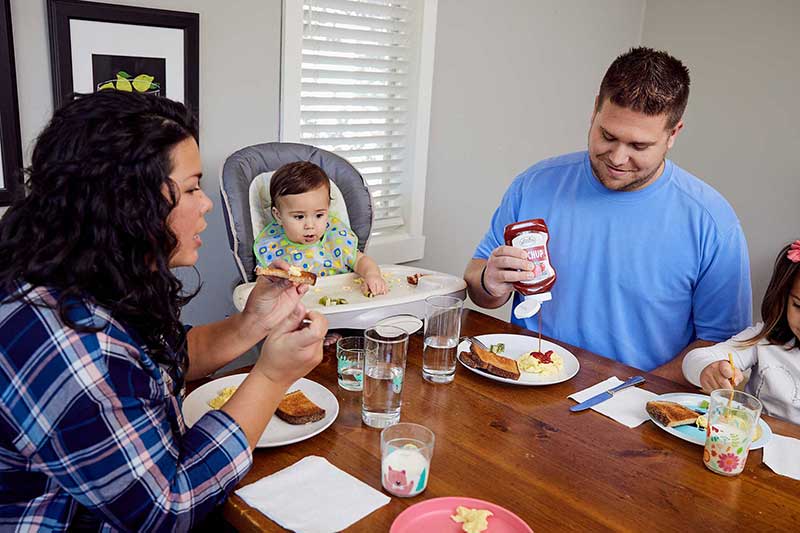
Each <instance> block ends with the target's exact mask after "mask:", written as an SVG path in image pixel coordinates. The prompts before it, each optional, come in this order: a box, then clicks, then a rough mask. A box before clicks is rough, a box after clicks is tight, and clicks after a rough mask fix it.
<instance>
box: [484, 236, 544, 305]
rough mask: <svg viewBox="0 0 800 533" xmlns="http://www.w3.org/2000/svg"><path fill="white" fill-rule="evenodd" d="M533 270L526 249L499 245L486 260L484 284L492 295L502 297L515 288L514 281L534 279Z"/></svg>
mask: <svg viewBox="0 0 800 533" xmlns="http://www.w3.org/2000/svg"><path fill="white" fill-rule="evenodd" d="M532 270H533V263H531V262H530V261H528V256H527V254H526V253H525V251H524V250H521V249H519V248H515V247H514V246H498V247H497V248H495V249H494V250H493V251H492V255H490V256H489V259H488V260H487V261H486V271H485V272H484V274H483V285H484V287H485V289H486V291H488V292H489V294H490V295H491V296H493V297H495V298H500V297H503V296H506V295H508V294H510V293H511V292H512V291H513V290H514V286H513V284H514V283H516V282H518V281H528V280H532V279H533V278H534V275H533V272H531V271H532Z"/></svg>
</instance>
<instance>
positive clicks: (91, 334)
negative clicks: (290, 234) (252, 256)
mask: <svg viewBox="0 0 800 533" xmlns="http://www.w3.org/2000/svg"><path fill="white" fill-rule="evenodd" d="M201 175H202V173H201V164H200V153H199V150H198V146H197V124H196V121H195V120H194V118H193V116H192V115H191V113H190V112H189V111H188V110H187V109H186V107H184V106H183V105H182V104H179V103H176V102H173V101H170V100H168V99H166V98H160V97H156V96H151V95H145V94H139V93H122V92H118V91H101V92H98V93H94V94H91V95H86V96H78V97H77V98H76V99H74V100H72V101H71V102H69V103H68V104H66V105H65V106H64V107H62V108H61V109H59V110H57V111H56V112H55V114H54V116H53V118H52V120H51V121H50V123H49V124H48V125H47V127H46V128H45V129H44V131H43V132H42V134H41V135H40V137H39V138H38V140H37V142H36V147H35V149H34V151H33V154H32V161H31V166H30V168H29V169H28V179H27V183H26V186H27V191H26V193H27V194H26V195H25V197H24V198H21V199H20V200H18V201H17V202H16V203H15V204H14V205H12V206H11V207H10V208H9V210H8V212H7V213H6V214H5V215H4V216H3V218H2V220H0V257H2V258H3V260H2V263H1V264H0V393H1V394H2V396H0V529H9V528H15V529H27V528H33V529H36V528H44V529H48V530H66V529H72V528H75V529H85V528H90V529H108V528H113V529H120V530H131V531H145V530H165V531H167V530H168V531H185V530H188V529H189V528H191V527H192V526H193V525H196V524H197V523H198V522H200V521H201V520H202V519H203V517H204V516H205V515H206V514H207V513H208V512H209V511H211V510H212V509H213V508H214V507H215V506H217V505H218V504H220V503H222V502H223V501H224V500H225V498H226V497H227V495H228V493H229V492H230V491H231V490H232V489H233V487H234V486H235V485H236V484H237V483H238V482H239V481H241V479H242V478H243V476H244V475H245V473H246V472H247V471H248V470H249V468H250V466H251V463H252V449H253V448H254V446H255V444H256V442H257V441H258V439H259V437H260V436H261V433H262V432H263V431H264V428H265V427H266V425H267V422H268V421H269V419H270V418H271V416H272V414H273V413H274V411H275V409H276V407H277V405H278V403H279V402H280V400H281V399H282V398H283V395H284V393H285V392H286V390H287V389H288V387H289V385H291V384H292V383H293V382H294V381H295V380H297V379H298V378H300V377H302V376H303V375H305V374H306V373H308V371H310V370H311V369H312V368H313V367H314V366H316V365H317V364H318V363H319V361H320V360H321V357H322V340H323V338H324V336H325V332H326V330H327V323H326V321H325V319H324V318H323V317H322V316H321V315H319V314H316V313H306V310H305V309H304V307H303V306H302V304H301V303H300V298H301V296H302V295H303V293H304V292H305V290H306V288H304V287H297V286H295V285H292V284H290V283H288V282H286V281H282V280H277V279H273V280H270V279H264V278H263V277H260V279H259V281H258V283H257V284H256V286H255V288H254V290H253V293H252V294H251V296H250V298H249V300H248V302H247V305H246V306H245V309H244V311H243V312H242V313H240V314H237V315H234V316H232V317H230V318H228V319H226V320H223V321H220V322H217V323H214V324H208V325H204V326H197V327H194V328H187V327H184V326H183V325H182V324H181V322H180V310H181V307H182V306H183V305H185V304H186V303H187V302H188V301H189V300H190V299H191V298H192V296H194V294H188V295H187V294H185V293H184V291H183V287H182V285H181V282H180V281H179V280H178V278H177V277H176V276H175V275H174V274H173V272H172V271H171V269H173V268H175V267H180V266H193V265H194V264H195V262H196V261H197V257H198V249H199V248H200V246H201V245H202V241H201V239H200V236H199V235H200V233H202V231H203V230H204V229H205V227H206V223H205V219H204V216H205V214H206V213H208V212H209V211H210V210H211V207H212V204H211V201H210V200H209V198H208V197H207V196H206V195H205V193H204V192H203V190H202V189H201V188H200V179H201ZM272 266H277V267H279V268H283V269H288V265H287V264H286V263H277V264H273V265H272ZM304 318H308V319H309V320H308V321H307V322H306V323H308V322H310V324H309V325H307V326H305V327H304V325H303V324H304V322H303V319H304ZM267 335H269V336H268V337H267V340H266V341H265V343H264V345H263V348H262V350H261V355H260V358H259V359H258V361H257V362H256V364H255V367H254V368H253V370H252V371H251V372H250V374H249V375H248V377H247V378H246V379H245V381H244V382H243V383H242V384H241V385H240V387H239V388H238V390H237V391H236V393H235V394H234V395H233V397H232V398H231V399H230V400H229V401H228V403H227V404H225V406H223V407H222V409H221V410H214V411H211V412H209V413H207V414H206V415H205V416H203V417H202V418H201V419H200V420H199V421H198V422H197V423H196V424H195V425H194V426H193V427H192V428H191V429H187V428H186V427H185V424H184V421H183V416H182V413H181V402H182V398H183V393H184V383H185V381H186V380H187V379H193V378H198V377H202V376H206V375H208V374H209V373H211V372H213V371H214V370H216V369H218V368H220V367H222V366H223V365H225V364H226V363H228V362H230V361H232V360H233V359H235V358H236V357H238V356H239V355H241V354H242V353H244V352H245V351H246V350H248V349H250V348H251V347H252V346H254V345H255V344H256V343H257V342H259V341H260V340H262V339H263V338H264V337H266V336H267Z"/></svg>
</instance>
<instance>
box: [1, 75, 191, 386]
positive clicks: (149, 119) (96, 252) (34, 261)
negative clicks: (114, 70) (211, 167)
mask: <svg viewBox="0 0 800 533" xmlns="http://www.w3.org/2000/svg"><path fill="white" fill-rule="evenodd" d="M190 138H194V139H195V140H196V139H197V122H196V120H195V118H194V116H193V115H192V113H191V112H190V111H189V110H188V109H187V108H186V107H185V106H184V105H183V104H180V103H178V102H173V101H171V100H168V99H166V98H162V97H158V96H152V95H146V94H141V93H125V92H119V91H115V90H104V91H100V92H97V93H94V94H89V95H76V96H75V98H74V99H72V100H71V101H69V102H68V103H67V104H65V105H64V106H63V107H61V108H60V109H58V110H57V111H56V112H55V113H54V114H53V118H52V119H51V120H50V123H49V124H48V125H47V126H46V127H45V129H44V131H42V133H41V135H39V138H38V139H37V141H36V146H35V148H34V150H33V155H32V160H31V165H30V167H29V168H28V169H27V170H26V174H27V180H26V195H25V196H24V197H23V198H20V199H19V200H18V201H16V202H15V203H14V204H13V205H12V206H11V207H10V208H9V210H8V211H7V212H6V214H5V216H3V218H2V220H0V257H2V258H3V259H2V264H0V286H2V287H3V288H4V289H6V290H8V291H9V292H13V291H14V286H15V283H17V282H28V283H29V284H30V285H31V286H32V287H36V286H44V287H49V288H54V289H56V290H58V313H59V315H60V317H61V319H62V321H64V323H66V324H67V325H69V326H70V327H72V328H74V329H76V330H78V331H99V330H100V329H102V327H103V325H102V324H101V325H100V326H95V327H87V326H86V325H85V324H80V325H79V324H76V323H75V321H74V320H72V319H71V318H70V309H71V308H72V307H73V306H74V305H75V304H76V302H77V301H87V302H91V303H95V304H98V305H100V306H103V307H105V308H107V309H108V310H110V312H111V314H112V316H113V317H114V318H115V319H117V320H119V321H120V322H122V323H123V324H124V325H125V326H126V327H128V328H132V330H133V332H135V334H136V335H137V336H138V339H139V340H140V341H141V342H142V343H143V344H144V345H145V346H146V347H147V349H148V353H149V355H150V356H151V357H152V358H153V359H154V360H155V361H156V362H159V363H162V364H165V365H167V366H169V367H170V368H171V369H172V370H173V371H175V372H176V373H175V375H177V376H178V377H180V376H182V374H183V370H185V367H186V364H187V362H186V361H185V360H184V358H183V357H179V354H182V353H184V347H185V343H186V335H185V332H184V329H183V326H182V325H181V322H180V320H179V314H180V309H181V307H182V306H183V305H185V304H186V303H187V302H188V301H189V300H190V299H191V298H192V297H193V296H194V295H195V294H196V292H195V293H194V294H190V295H185V294H183V286H182V284H181V282H180V281H179V280H178V278H177V277H176V276H175V275H174V274H173V273H172V272H171V271H170V268H169V261H170V257H171V256H172V254H173V253H174V252H175V250H176V249H177V245H178V240H177V237H176V236H175V234H174V233H173V232H172V231H171V230H170V229H169V227H168V225H167V217H168V215H169V214H170V211H172V209H173V207H174V206H175V205H176V203H177V199H178V193H179V191H178V190H177V188H176V187H175V185H174V183H173V181H172V180H171V179H170V178H169V175H170V173H171V171H172V168H173V163H172V160H171V151H172V149H173V147H175V145H177V144H179V143H180V142H182V141H184V140H186V139H190ZM24 296H25V295H20V298H22V297H24ZM178 386H180V384H179V385H178Z"/></svg>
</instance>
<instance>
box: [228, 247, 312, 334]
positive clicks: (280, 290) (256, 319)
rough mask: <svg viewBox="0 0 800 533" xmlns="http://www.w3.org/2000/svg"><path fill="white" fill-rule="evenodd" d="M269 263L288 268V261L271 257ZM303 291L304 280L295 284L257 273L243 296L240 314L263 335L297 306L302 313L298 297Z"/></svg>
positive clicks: (283, 268) (302, 309)
mask: <svg viewBox="0 0 800 533" xmlns="http://www.w3.org/2000/svg"><path fill="white" fill-rule="evenodd" d="M270 266H271V267H272V268H280V269H281V270H289V264H288V263H286V262H285V261H275V262H274V263H272V264H271V265H270ZM307 291H308V285H305V284H299V285H297V284H294V283H292V282H290V281H288V280H285V279H280V278H273V277H269V276H257V278H256V285H255V287H253V291H252V292H251V293H250V296H249V297H248V298H247V303H246V304H245V306H244V310H243V311H242V315H244V317H245V318H246V322H247V324H249V325H250V327H255V328H258V329H259V330H260V331H261V332H262V333H263V335H267V334H269V332H270V331H272V330H273V329H274V328H275V327H276V326H277V325H278V324H280V323H281V322H283V321H284V320H286V318H287V317H288V316H289V314H290V313H292V311H294V310H295V308H297V307H298V306H299V307H300V308H301V312H303V313H305V308H303V304H301V303H300V299H301V298H302V296H303V295H304V294H305V293H306V292H307Z"/></svg>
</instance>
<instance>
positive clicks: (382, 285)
mask: <svg viewBox="0 0 800 533" xmlns="http://www.w3.org/2000/svg"><path fill="white" fill-rule="evenodd" d="M361 291H362V292H363V293H364V295H365V296H369V295H370V294H372V295H373V296H377V295H379V294H386V293H387V291H388V289H387V287H386V280H385V279H383V276H381V275H380V274H369V275H367V276H366V277H364V283H363V284H362V285H361Z"/></svg>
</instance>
